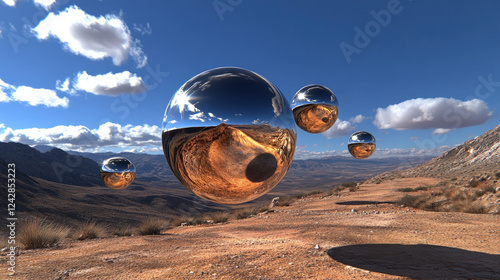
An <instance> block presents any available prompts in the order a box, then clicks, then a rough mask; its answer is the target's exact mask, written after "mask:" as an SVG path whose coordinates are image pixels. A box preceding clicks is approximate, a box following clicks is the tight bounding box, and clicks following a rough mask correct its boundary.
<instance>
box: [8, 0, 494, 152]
mask: <svg viewBox="0 0 500 280" xmlns="http://www.w3.org/2000/svg"><path fill="white" fill-rule="evenodd" d="M499 14H500V2H498V1H494V0H491V1H480V2H473V1H451V0H450V1H410V0H401V1H396V0H388V1H386V0H384V1H249V0H216V1H146V2H145V1H111V0H104V1H97V0H95V1H94V0H88V1H68V0H17V1H14V0H0V141H16V142H22V143H26V144H29V145H34V144H47V145H54V146H58V147H60V148H63V149H72V150H80V151H95V152H98V151H136V152H139V151H142V152H149V153H161V144H160V132H161V123H162V118H163V114H164V112H165V108H166V106H167V105H168V102H169V100H170V98H171V97H172V96H173V94H174V93H175V92H176V90H177V89H178V88H179V87H180V86H181V85H182V84H183V83H184V82H186V81H187V80H188V79H190V78H191V77H193V76H195V75H196V74H198V73H200V72H203V71H205V70H208V69H212V68H216V67H221V66H237V67H242V68H246V69H249V70H252V71H254V72H256V73H258V74H260V75H262V76H264V77H266V78H267V79H268V80H270V81H271V82H273V83H274V84H275V85H276V86H277V87H278V88H279V89H280V90H281V91H282V92H283V94H284V95H285V97H286V98H287V99H288V101H289V102H290V103H291V101H292V99H293V95H294V94H295V92H296V91H298V90H299V89H300V88H301V87H303V86H305V85H309V84H321V85H324V86H326V87H328V88H330V89H331V90H332V91H333V92H334V93H335V94H336V96H337V98H338V100H339V120H338V121H337V123H336V125H335V126H334V128H332V129H331V130H330V131H328V132H326V133H324V134H308V133H306V132H304V131H301V130H300V129H298V136H297V138H298V140H297V153H296V158H297V159H300V158H308V157H321V156H329V155H347V154H348V152H347V141H348V138H349V135H350V134H352V133H353V132H355V131H358V130H366V131H369V132H371V133H372V134H373V135H374V136H375V137H376V138H377V152H376V153H375V155H374V156H387V155H408V154H415V155H419V154H424V153H427V154H437V153H440V152H442V151H444V150H446V149H449V148H450V147H453V146H455V145H457V144H461V143H462V142H464V141H466V140H469V139H471V138H473V137H475V136H478V135H480V134H482V133H484V132H485V131H486V130H489V129H492V128H494V127H495V126H497V125H498V124H499V120H500V117H499V108H500V107H499V104H500V17H498V15H499Z"/></svg>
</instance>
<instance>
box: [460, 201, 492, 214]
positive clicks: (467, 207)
mask: <svg viewBox="0 0 500 280" xmlns="http://www.w3.org/2000/svg"><path fill="white" fill-rule="evenodd" d="M462 207H463V208H462V212H465V213H474V214H486V213H488V212H489V210H490V207H491V206H490V204H489V203H488V202H487V201H485V200H476V201H470V200H466V201H465V202H464V204H463V205H462Z"/></svg>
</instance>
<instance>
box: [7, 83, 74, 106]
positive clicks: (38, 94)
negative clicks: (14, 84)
mask: <svg viewBox="0 0 500 280" xmlns="http://www.w3.org/2000/svg"><path fill="white" fill-rule="evenodd" d="M12 100H15V101H21V102H26V103H28V104H29V105H31V106H38V105H45V106H47V107H59V106H61V107H65V108H66V107H68V104H69V100H68V98H66V97H63V98H60V97H59V96H57V94H56V92H55V91H53V90H50V89H44V88H32V87H28V86H20V87H18V88H17V89H16V91H14V92H13V93H12Z"/></svg>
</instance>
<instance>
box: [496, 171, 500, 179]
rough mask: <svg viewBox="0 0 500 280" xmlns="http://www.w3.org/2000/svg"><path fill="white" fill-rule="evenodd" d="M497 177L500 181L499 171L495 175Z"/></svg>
mask: <svg viewBox="0 0 500 280" xmlns="http://www.w3.org/2000/svg"><path fill="white" fill-rule="evenodd" d="M495 177H496V178H497V179H500V171H498V172H497V173H495Z"/></svg>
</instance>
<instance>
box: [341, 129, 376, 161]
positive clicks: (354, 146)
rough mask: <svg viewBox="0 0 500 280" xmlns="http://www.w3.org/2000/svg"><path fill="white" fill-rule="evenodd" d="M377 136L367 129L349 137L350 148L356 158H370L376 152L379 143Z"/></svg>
mask: <svg viewBox="0 0 500 280" xmlns="http://www.w3.org/2000/svg"><path fill="white" fill-rule="evenodd" d="M375 142H376V141H375V137H373V135H371V134H370V133H368V132H366V131H358V132H354V133H353V134H352V135H351V137H350V138H349V142H348V145H347V147H348V149H349V152H350V153H351V155H352V156H353V157H355V158H359V159H365V158H369V157H370V156H371V155H373V153H374V152H375V149H376V147H377V144H376V143H375Z"/></svg>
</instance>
